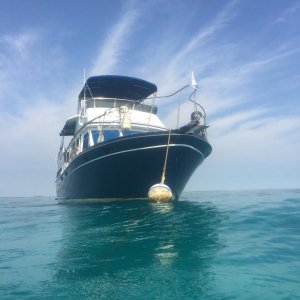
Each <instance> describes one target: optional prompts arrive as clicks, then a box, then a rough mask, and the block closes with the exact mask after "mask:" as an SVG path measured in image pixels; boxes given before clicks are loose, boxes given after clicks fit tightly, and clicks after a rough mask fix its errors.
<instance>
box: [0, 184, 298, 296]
mask: <svg viewBox="0 0 300 300" xmlns="http://www.w3.org/2000/svg"><path fill="white" fill-rule="evenodd" d="M0 299H1V300H2V299H300V190H265V191H244V192H186V193H184V194H183V196H182V198H181V200H180V201H178V202H173V203H149V202H144V201H141V202H138V201H134V202H115V203H94V204H72V205H58V204H57V201H56V200H55V198H54V197H53V198H51V197H33V198H0Z"/></svg>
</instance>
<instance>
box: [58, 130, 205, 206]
mask: <svg viewBox="0 0 300 300" xmlns="http://www.w3.org/2000/svg"><path fill="white" fill-rule="evenodd" d="M167 140H168V132H156V133H145V134H139V135H132V136H127V137H121V138H117V139H112V140H108V141H106V142H103V143H99V144H97V145H95V146H93V147H91V148H89V149H88V150H86V151H84V152H82V153H81V154H80V155H78V157H76V158H75V159H74V160H73V161H72V162H71V163H70V165H69V166H68V168H67V169H66V170H65V171H64V173H63V174H62V175H60V176H59V177H58V178H57V180H56V190H57V198H58V199H115V200H116V199H120V200H121V199H143V198H147V193H148V190H149V188H150V187H151V186H152V185H154V184H156V183H159V182H160V180H161V174H162V169H163V164H164V159H165V154H166V145H167ZM210 152H211V146H210V144H209V143H208V142H207V141H206V139H204V138H201V137H199V136H195V135H190V134H178V133H172V135H171V142H170V148H169V156H168V162H167V168H166V180H165V183H166V184H167V185H168V186H169V187H170V188H171V189H172V191H173V194H174V196H175V198H176V199H178V198H179V196H180V194H181V193H182V191H183V189H184V187H185V185H186V183H187V182H188V180H189V178H190V177H191V175H192V174H193V172H194V171H195V169H196V168H197V167H198V166H199V165H200V164H201V163H202V162H203V160H204V159H205V158H206V157H207V156H208V155H209V154H210Z"/></svg>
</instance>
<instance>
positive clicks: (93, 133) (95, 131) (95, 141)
mask: <svg viewBox="0 0 300 300" xmlns="http://www.w3.org/2000/svg"><path fill="white" fill-rule="evenodd" d="M92 136H93V141H94V145H96V144H97V142H98V138H99V131H98V130H92Z"/></svg>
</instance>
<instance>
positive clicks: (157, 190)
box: [148, 183, 173, 201]
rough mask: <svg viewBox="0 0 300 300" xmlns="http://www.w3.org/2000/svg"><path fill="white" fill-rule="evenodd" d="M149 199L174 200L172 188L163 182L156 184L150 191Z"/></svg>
mask: <svg viewBox="0 0 300 300" xmlns="http://www.w3.org/2000/svg"><path fill="white" fill-rule="evenodd" d="M148 199H149V200H152V201H170V200H173V194H172V190H171V189H170V188H169V187H168V186H167V185H165V184H163V183H158V184H154V185H153V186H151V188H150V189H149V191H148Z"/></svg>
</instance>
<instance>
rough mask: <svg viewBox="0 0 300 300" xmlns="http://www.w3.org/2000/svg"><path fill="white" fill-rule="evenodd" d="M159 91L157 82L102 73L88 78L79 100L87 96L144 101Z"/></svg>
mask: <svg viewBox="0 0 300 300" xmlns="http://www.w3.org/2000/svg"><path fill="white" fill-rule="evenodd" d="M156 91H157V87H156V85H155V84H153V83H151V82H148V81H145V80H142V79H138V78H134V77H128V76H120V75H101V76H93V77H90V78H88V79H87V81H86V83H85V86H84V87H83V89H82V91H81V92H80V94H79V100H82V99H84V94H85V97H86V98H96V97H103V98H118V99H126V100H134V101H142V100H144V99H145V98H147V97H149V96H150V95H151V94H153V93H155V92H156Z"/></svg>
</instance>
